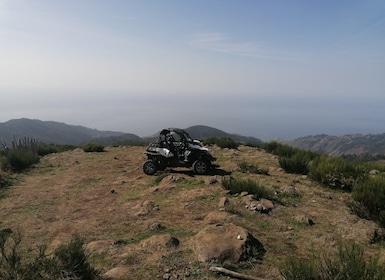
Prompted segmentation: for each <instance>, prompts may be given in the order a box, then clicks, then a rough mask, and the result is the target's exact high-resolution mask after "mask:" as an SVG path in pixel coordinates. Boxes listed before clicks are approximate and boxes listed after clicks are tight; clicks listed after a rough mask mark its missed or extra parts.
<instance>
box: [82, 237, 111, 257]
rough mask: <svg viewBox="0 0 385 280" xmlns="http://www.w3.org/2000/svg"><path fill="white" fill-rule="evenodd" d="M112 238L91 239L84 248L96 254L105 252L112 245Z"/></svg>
mask: <svg viewBox="0 0 385 280" xmlns="http://www.w3.org/2000/svg"><path fill="white" fill-rule="evenodd" d="M113 243H114V241H113V240H96V241H92V242H90V243H88V244H87V246H86V250H87V252H89V253H90V254H92V253H97V254H106V253H107V252H108V250H109V249H110V248H111V246H112V245H113Z"/></svg>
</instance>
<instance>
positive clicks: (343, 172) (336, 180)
mask: <svg viewBox="0 0 385 280" xmlns="http://www.w3.org/2000/svg"><path fill="white" fill-rule="evenodd" d="M366 174H367V170H366V169H365V168H363V166H362V165H357V164H352V163H349V162H347V161H345V160H343V159H341V158H336V157H331V156H325V155H323V156H320V157H317V158H315V159H314V160H313V161H312V162H311V164H310V168H309V176H310V178H312V179H313V180H315V181H318V182H320V183H322V184H324V185H325V186H328V187H331V188H335V189H340V190H345V191H351V190H352V189H353V187H354V184H355V183H356V182H358V181H359V180H361V179H363V178H365V176H366Z"/></svg>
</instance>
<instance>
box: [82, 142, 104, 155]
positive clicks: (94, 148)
mask: <svg viewBox="0 0 385 280" xmlns="http://www.w3.org/2000/svg"><path fill="white" fill-rule="evenodd" d="M83 151H84V152H86V153H89V152H98V153H100V152H104V146H102V145H100V144H95V143H88V144H85V145H84V146H83Z"/></svg>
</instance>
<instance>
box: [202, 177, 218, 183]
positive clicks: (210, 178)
mask: <svg viewBox="0 0 385 280" xmlns="http://www.w3.org/2000/svg"><path fill="white" fill-rule="evenodd" d="M216 183H218V179H217V177H215V176H212V177H209V178H206V180H205V184H206V185H214V184H216Z"/></svg>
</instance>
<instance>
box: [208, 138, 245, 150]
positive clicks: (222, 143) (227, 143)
mask: <svg viewBox="0 0 385 280" xmlns="http://www.w3.org/2000/svg"><path fill="white" fill-rule="evenodd" d="M204 144H205V145H214V144H215V145H217V146H218V147H220V148H222V149H224V148H228V149H237V148H238V147H239V145H240V144H239V143H238V142H236V141H234V140H233V139H231V138H230V137H221V138H217V137H209V138H207V139H206V140H204Z"/></svg>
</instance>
